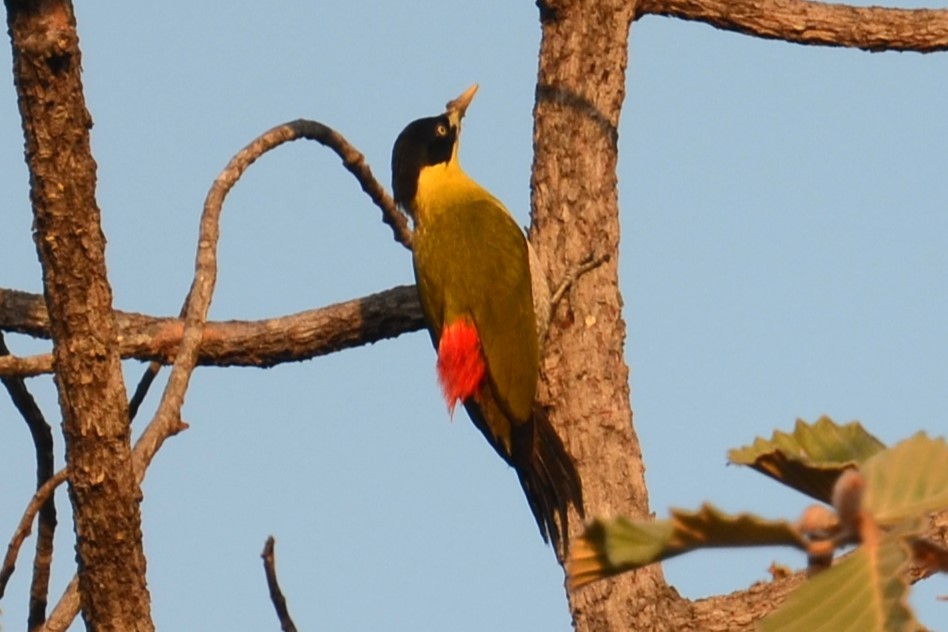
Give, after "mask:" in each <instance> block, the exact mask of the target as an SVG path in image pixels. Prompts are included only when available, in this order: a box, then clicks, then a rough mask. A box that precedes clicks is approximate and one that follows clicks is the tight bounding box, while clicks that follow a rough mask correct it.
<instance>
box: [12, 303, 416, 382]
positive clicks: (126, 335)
mask: <svg viewBox="0 0 948 632" xmlns="http://www.w3.org/2000/svg"><path fill="white" fill-rule="evenodd" d="M115 320H116V324H117V325H118V329H119V345H120V353H121V355H122V357H123V358H135V359H138V360H143V361H149V362H150V361H155V362H160V363H162V364H170V363H171V361H172V359H173V358H174V356H175V352H176V351H177V347H178V345H179V344H180V342H181V334H182V332H183V323H182V322H181V320H179V319H177V318H156V317H153V316H145V315H142V314H135V313H132V312H120V311H116V312H115ZM48 327H49V322H48V320H47V318H46V311H45V309H44V308H43V297H42V296H39V295H36V294H27V293H25V292H18V291H15V290H4V289H0V330H4V329H5V330H7V331H17V332H21V333H28V334H30V335H32V336H37V337H41V338H45V337H48V335H49V333H48V332H49V329H48ZM422 327H424V317H423V316H422V313H421V305H420V304H419V302H418V294H417V292H416V290H415V287H414V286H412V285H403V286H399V287H395V288H392V289H390V290H386V291H384V292H379V293H378V294H371V295H369V296H366V297H363V298H361V299H355V300H351V301H346V302H344V303H337V304H335V305H329V306H327V307H323V308H320V309H314V310H309V311H305V312H300V313H298V314H292V315H289V316H283V317H280V318H271V319H265V320H257V321H240V320H232V321H221V322H211V323H207V325H206V327H205V330H204V339H203V341H202V342H201V346H200V347H199V350H198V351H199V355H198V364H201V365H208V366H256V367H271V366H275V365H277V364H282V363H284V362H299V361H302V360H308V359H311V358H314V357H317V356H321V355H326V354H329V353H333V352H335V351H341V350H343V349H349V348H352V347H357V346H361V345H365V344H370V343H375V342H378V341H380V340H384V339H386V338H394V337H396V336H399V335H401V334H403V333H407V332H411V331H417V330H419V329H421V328H422ZM51 370H52V356H50V355H48V354H47V355H39V356H32V357H27V358H20V357H15V356H8V357H5V358H3V357H0V375H19V376H23V377H29V376H33V375H39V374H42V373H49V372H50V371H51Z"/></svg>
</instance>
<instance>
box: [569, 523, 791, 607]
mask: <svg viewBox="0 0 948 632" xmlns="http://www.w3.org/2000/svg"><path fill="white" fill-rule="evenodd" d="M774 545H786V546H793V547H796V548H799V549H804V550H805V549H806V543H805V542H804V541H803V539H802V538H801V536H800V535H799V533H797V531H796V529H794V528H793V526H792V525H791V524H790V523H788V522H786V521H783V520H767V519H765V518H761V517H759V516H755V515H753V514H746V513H745V514H738V515H728V514H725V513H723V512H721V511H720V510H718V509H716V508H714V507H712V506H711V505H707V504H706V505H703V506H702V507H701V509H700V510H699V511H697V512H688V511H681V510H676V509H673V510H672V512H671V519H668V520H655V521H652V520H629V519H627V518H623V517H619V518H615V519H612V520H603V519H596V520H594V521H593V522H592V523H590V525H589V526H588V527H587V528H586V531H585V533H584V534H583V535H582V536H581V537H580V538H579V539H578V540H577V541H576V542H575V543H574V544H573V548H572V550H571V551H570V557H569V560H568V561H567V567H566V568H567V574H568V575H569V582H570V586H571V587H573V588H577V587H579V586H583V585H585V584H588V583H590V582H593V581H596V580H597V579H602V578H604V577H609V576H612V575H617V574H619V573H623V572H625V571H630V570H634V569H636V568H641V567H643V566H648V565H649V564H653V563H655V562H659V561H661V560H665V559H668V558H670V557H673V556H675V555H681V554H682V553H686V552H688V551H694V550H697V549H701V548H712V547H724V546H774Z"/></svg>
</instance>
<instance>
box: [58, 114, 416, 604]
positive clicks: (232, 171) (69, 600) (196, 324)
mask: <svg viewBox="0 0 948 632" xmlns="http://www.w3.org/2000/svg"><path fill="white" fill-rule="evenodd" d="M300 138H308V139H311V140H316V141H318V142H320V143H323V144H324V145H327V146H329V147H330V148H332V149H333V150H334V151H336V152H337V153H338V154H339V155H340V157H342V159H343V165H344V166H345V167H346V169H348V170H349V171H350V172H351V173H353V174H354V175H355V176H356V178H357V179H359V181H360V182H361V183H362V187H363V189H364V190H365V191H366V192H367V193H368V194H369V196H370V197H372V199H373V201H375V202H376V203H377V204H379V205H380V206H381V207H382V210H383V219H384V220H385V221H386V223H388V224H389V225H390V226H392V227H393V231H394V233H395V238H396V240H397V241H399V242H400V243H402V244H404V245H406V247H408V246H409V244H410V241H411V236H410V234H409V233H408V231H407V222H406V220H405V218H404V216H402V215H401V214H400V213H398V212H397V210H396V209H395V207H394V204H391V200H390V198H388V196H387V194H386V193H385V191H384V190H383V189H382V188H381V186H380V185H379V184H378V183H377V182H376V181H375V179H374V177H373V176H372V174H371V171H370V170H369V168H368V166H367V165H366V164H365V162H364V160H363V157H362V154H360V153H359V152H357V151H356V150H355V149H353V148H352V147H351V146H349V144H348V143H347V142H346V140H345V139H344V138H343V137H342V136H341V135H340V134H338V133H337V132H335V131H334V130H332V129H330V128H329V127H326V126H325V125H322V124H321V123H316V122H314V121H305V120H296V121H292V122H290V123H286V124H284V125H279V126H277V127H274V128H273V129H271V130H269V131H267V132H264V133H263V134H261V135H260V136H258V137H257V138H256V139H254V140H253V141H251V142H250V143H249V144H248V145H247V146H246V147H244V148H243V149H242V150H240V151H239V152H238V153H237V154H236V155H235V156H234V157H233V158H231V160H230V162H228V164H227V166H226V167H224V170H223V171H221V173H220V174H219V175H218V176H217V178H216V179H215V180H214V183H213V184H212V185H211V188H210V190H209V191H208V194H207V197H206V198H205V201H204V210H203V212H202V213H201V221H200V228H199V231H198V249H197V255H196V256H195V264H194V279H193V281H192V283H191V289H190V290H189V291H188V295H187V297H186V298H185V301H184V307H183V308H182V313H183V314H184V324H183V328H182V327H181V326H180V320H175V326H174V327H173V328H172V331H170V332H165V333H166V334H168V335H170V336H171V337H172V338H175V339H176V340H179V341H180V344H178V345H177V348H176V349H175V351H174V363H173V368H172V370H171V375H170V376H169V377H168V382H167V384H166V385H165V390H164V392H163V394H162V397H161V402H160V403H159V404H158V410H157V411H156V412H155V416H154V418H153V419H152V420H151V422H149V424H148V425H147V426H146V427H145V430H144V431H143V432H142V434H141V436H140V437H139V438H138V441H136V442H135V448H134V450H133V453H132V457H133V458H132V463H133V466H134V470H135V477H136V479H137V481H138V483H139V484H141V482H142V481H143V480H144V478H145V472H146V471H147V469H148V466H149V465H150V464H151V461H152V459H153V458H154V456H155V454H157V452H158V450H160V449H161V446H162V445H163V444H164V442H165V440H166V439H168V438H169V437H171V436H174V435H175V434H177V433H179V432H181V431H182V430H184V429H186V428H187V424H185V423H184V422H183V421H182V420H181V408H182V406H183V405H184V396H185V393H186V391H187V388H188V383H189V382H190V379H191V374H192V372H193V371H194V368H195V367H196V366H197V362H198V359H199V357H200V353H199V351H200V347H201V344H202V342H203V341H204V340H205V339H210V338H211V336H208V335H207V333H208V332H207V331H206V325H207V313H208V310H209V309H210V305H211V298H212V296H213V293H214V286H215V284H216V281H217V244H218V242H219V240H220V216H221V213H222V212H223V205H224V199H225V198H226V197H227V194H228V193H229V192H230V190H231V189H232V188H233V187H234V185H235V184H236V183H237V181H238V180H239V179H240V178H241V176H242V175H243V174H244V172H245V171H246V170H247V169H248V168H249V167H250V165H252V164H253V163H254V162H255V161H256V160H257V159H258V158H259V157H260V156H262V155H263V154H264V153H266V152H268V151H270V150H271V149H274V148H276V147H279V146H280V145H282V144H283V143H286V142H289V141H293V140H297V139H300ZM386 201H387V202H388V203H389V204H387V205H385V204H381V203H380V202H382V203H385V202H386ZM277 331H278V332H279V335H280V336H282V337H287V332H286V331H281V330H277ZM179 332H180V333H179ZM115 346H116V347H118V344H116V345H115ZM74 592H75V583H71V584H70V586H69V588H68V589H67V590H66V592H65V593H64V594H63V596H62V597H61V598H60V602H59V604H57V606H56V609H55V610H54V613H53V615H54V616H55V619H56V620H57V621H66V620H68V619H69V615H70V613H71V614H72V615H73V616H75V613H76V610H75V604H76V600H75V594H74ZM52 618H53V617H51V619H52Z"/></svg>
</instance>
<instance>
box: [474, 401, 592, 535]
mask: <svg viewBox="0 0 948 632" xmlns="http://www.w3.org/2000/svg"><path fill="white" fill-rule="evenodd" d="M464 407H465V408H466V409H467V412H468V414H469V415H470V416H471V420H472V421H473V422H474V425H475V426H477V428H478V430H480V431H481V432H482V433H483V434H484V437H485V438H486V439H487V441H488V442H489V443H490V444H491V446H493V448H494V450H496V451H497V454H499V455H500V456H501V457H502V458H503V459H504V460H505V461H507V463H509V464H510V465H511V466H513V468H514V469H515V470H516V471H517V477H518V478H519V479H520V486H521V487H523V493H524V494H525V495H526V496H527V503H529V505H530V511H532V512H533V517H534V518H535V519H536V521H537V526H538V527H539V528H540V535H541V536H543V541H544V542H547V543H549V542H550V541H552V542H553V547H554V548H556V549H557V550H559V546H560V542H564V543H565V542H566V541H567V540H568V539H569V538H568V529H567V527H568V524H567V522H566V516H567V514H568V513H569V506H570V505H573V507H575V508H576V512H577V513H578V514H579V515H580V517H583V518H585V511H584V509H583V486H582V482H581V481H580V478H579V472H577V471H576V466H575V465H574V464H573V459H572V458H570V455H569V453H568V452H567V451H566V447H565V446H564V445H563V442H562V440H560V437H559V435H557V434H556V430H554V429H553V426H552V425H551V424H550V420H549V419H547V416H546V413H545V412H544V411H543V410H541V409H540V407H539V406H534V413H533V416H532V418H531V419H530V420H529V421H526V422H523V423H519V424H512V423H511V422H510V416H509V415H508V414H507V413H506V412H505V411H504V410H503V409H502V408H501V407H500V405H499V403H498V402H497V400H496V398H495V397H494V396H493V393H492V391H490V390H489V389H486V390H485V391H483V392H482V393H481V401H480V402H479V403H478V402H475V401H474V400H467V401H466V402H464ZM491 420H492V421H493V423H491Z"/></svg>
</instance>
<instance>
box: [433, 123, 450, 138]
mask: <svg viewBox="0 0 948 632" xmlns="http://www.w3.org/2000/svg"><path fill="white" fill-rule="evenodd" d="M447 135H448V126H447V125H445V124H444V123H438V126H437V127H435V136H437V137H438V138H444V137H445V136H447Z"/></svg>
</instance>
